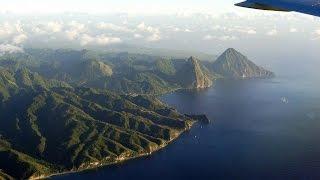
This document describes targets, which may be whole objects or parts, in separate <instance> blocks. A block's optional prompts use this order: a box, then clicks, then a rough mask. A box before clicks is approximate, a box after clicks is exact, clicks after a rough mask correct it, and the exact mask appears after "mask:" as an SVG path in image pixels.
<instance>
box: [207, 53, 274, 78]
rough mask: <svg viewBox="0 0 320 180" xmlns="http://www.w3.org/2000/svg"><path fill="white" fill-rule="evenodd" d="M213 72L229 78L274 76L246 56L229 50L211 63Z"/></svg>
mask: <svg viewBox="0 0 320 180" xmlns="http://www.w3.org/2000/svg"><path fill="white" fill-rule="evenodd" d="M213 71H214V72H216V73H218V74H220V75H222V76H224V77H229V78H267V77H272V76H274V74H273V73H272V72H270V71H267V70H265V69H263V68H262V67H259V66H257V65H256V64H254V63H253V62H252V61H250V60H249V59H248V58H247V57H246V56H244V55H243V54H241V53H240V52H238V51H237V50H235V49H234V48H229V49H227V50H226V51H225V52H223V53H222V55H221V56H219V57H218V59H217V60H216V61H215V62H214V63H213Z"/></svg>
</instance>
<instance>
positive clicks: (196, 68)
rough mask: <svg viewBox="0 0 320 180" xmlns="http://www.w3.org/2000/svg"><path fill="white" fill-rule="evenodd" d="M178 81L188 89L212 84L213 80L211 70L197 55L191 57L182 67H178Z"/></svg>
mask: <svg viewBox="0 0 320 180" xmlns="http://www.w3.org/2000/svg"><path fill="white" fill-rule="evenodd" d="M177 69H178V70H177V75H176V76H177V79H178V83H180V84H181V86H182V87H184V88H187V89H202V88H207V87H210V86H212V84H213V81H212V77H211V76H210V74H209V72H208V71H207V70H206V69H205V68H204V67H203V66H202V64H201V62H200V61H199V60H198V59H196V58H195V57H190V58H189V59H187V60H186V61H185V62H184V63H183V64H180V67H177Z"/></svg>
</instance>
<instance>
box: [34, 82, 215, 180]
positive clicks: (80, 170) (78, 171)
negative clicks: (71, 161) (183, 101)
mask: <svg viewBox="0 0 320 180" xmlns="http://www.w3.org/2000/svg"><path fill="white" fill-rule="evenodd" d="M213 86H214V84H212V85H210V86H208V87H204V88H173V89H171V90H169V91H166V92H163V93H159V94H154V96H155V97H159V96H162V95H165V94H170V93H174V92H178V91H185V90H203V89H208V88H211V87H213ZM139 95H149V94H139ZM196 122H199V121H196V120H193V121H191V124H190V126H189V127H188V128H187V129H185V130H183V131H181V132H179V133H178V134H177V136H176V137H174V138H172V139H171V140H170V141H168V142H166V143H165V144H163V145H162V146H159V147H158V148H157V149H155V150H153V151H152V152H149V153H146V152H145V153H142V154H138V155H135V156H131V157H127V158H125V159H121V160H116V161H114V162H110V163H105V164H103V163H102V162H98V163H99V165H94V166H90V167H87V168H83V169H77V170H69V171H63V172H57V173H53V174H49V175H40V176H36V177H33V176H31V177H29V178H28V179H30V180H40V179H47V178H51V177H55V176H62V175H66V174H74V173H81V172H84V171H90V170H94V169H98V168H102V167H107V166H111V165H116V164H119V163H122V162H126V161H130V160H134V159H138V158H142V157H147V156H151V155H152V154H154V153H156V152H158V151H160V150H162V149H164V148H165V147H167V146H168V145H170V144H171V143H172V142H173V141H175V140H176V139H178V138H179V137H180V136H181V135H182V134H183V133H185V132H187V131H189V130H190V129H191V128H192V127H193V125H194V124H195V123H196Z"/></svg>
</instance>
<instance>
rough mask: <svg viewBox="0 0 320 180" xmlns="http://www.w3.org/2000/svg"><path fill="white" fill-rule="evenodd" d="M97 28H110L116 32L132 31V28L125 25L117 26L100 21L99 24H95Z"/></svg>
mask: <svg viewBox="0 0 320 180" xmlns="http://www.w3.org/2000/svg"><path fill="white" fill-rule="evenodd" d="M97 28H98V29H102V30H111V31H117V32H133V30H131V29H129V28H127V27H125V26H118V25H115V24H112V23H105V22H100V23H99V24H97Z"/></svg>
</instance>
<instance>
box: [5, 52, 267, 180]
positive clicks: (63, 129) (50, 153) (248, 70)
mask: <svg viewBox="0 0 320 180" xmlns="http://www.w3.org/2000/svg"><path fill="white" fill-rule="evenodd" d="M271 76H273V73H271V72H269V71H267V70H264V69H263V68H261V67H258V66H256V65H255V64H253V63H252V62H251V61H249V60H248V59H247V58H246V57H245V56H243V55H241V54H240V53H238V52H237V51H235V50H234V49H228V50H227V51H226V52H225V53H223V54H222V55H221V56H220V57H219V58H218V60H217V61H215V62H213V63H212V62H207V63H203V62H201V61H199V60H198V59H196V58H194V57H190V58H188V59H170V58H163V57H159V56H150V55H145V54H130V53H101V52H95V51H87V50H82V51H76V50H67V49H59V50H51V49H26V51H25V53H18V54H9V55H8V54H7V55H4V56H1V57H0V179H26V178H36V177H45V176H48V175H52V174H55V173H61V172H66V171H68V172H69V171H78V170H84V169H88V168H94V167H98V166H101V165H106V164H111V163H117V162H120V161H122V160H127V159H130V158H134V157H139V156H142V155H148V154H150V153H152V152H154V151H156V150H158V149H160V148H162V147H164V146H166V145H167V144H168V143H169V142H171V141H172V140H174V139H175V138H177V137H178V136H179V135H180V134H181V133H182V132H184V131H186V130H188V129H189V128H190V127H191V126H192V124H193V123H194V122H195V121H196V120H195V119H191V118H196V117H197V116H187V115H183V114H180V113H179V112H177V111H176V110H175V109H173V108H170V107H168V106H167V105H165V104H163V103H162V102H161V101H159V100H158V99H157V98H155V97H154V95H156V94H161V93H166V92H169V91H173V90H176V89H179V88H183V89H197V88H206V87H210V86H211V85H212V84H213V83H214V81H215V79H217V78H243V77H247V78H249V77H250V78H253V77H260V78H262V77H263V78H264V77H271ZM199 117H200V119H203V121H208V119H207V118H206V117H205V116H199Z"/></svg>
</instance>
